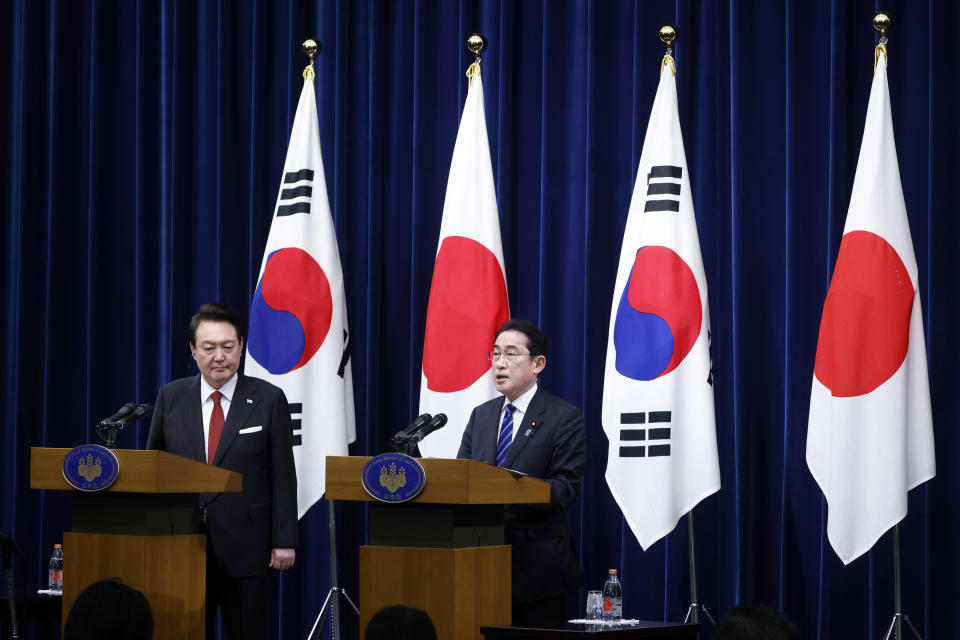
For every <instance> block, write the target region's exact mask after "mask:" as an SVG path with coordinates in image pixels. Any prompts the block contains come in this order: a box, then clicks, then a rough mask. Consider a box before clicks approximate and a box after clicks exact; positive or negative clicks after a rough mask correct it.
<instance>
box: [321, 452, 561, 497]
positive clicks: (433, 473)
mask: <svg viewBox="0 0 960 640" xmlns="http://www.w3.org/2000/svg"><path fill="white" fill-rule="evenodd" d="M369 460H370V457H369V456H327V477H326V497H327V499H329V500H363V501H370V502H373V501H376V498H373V497H371V496H370V494H369V493H367V491H366V490H365V489H364V488H363V482H362V481H361V475H362V474H363V467H364V465H365V464H367V462H368V461H369ZM417 460H418V461H419V462H420V464H421V465H423V470H424V471H425V472H426V476H427V483H426V485H425V486H424V488H423V492H422V493H421V494H420V495H419V496H417V497H416V498H414V499H413V500H411V502H421V503H434V504H515V503H525V504H526V503H546V502H550V483H548V482H545V481H543V480H539V479H537V478H532V477H530V476H525V475H521V474H517V473H515V472H511V471H508V470H507V469H501V468H500V467H494V466H492V465H489V464H486V463H483V462H478V461H477V460H457V459H452V458H418V459H417Z"/></svg>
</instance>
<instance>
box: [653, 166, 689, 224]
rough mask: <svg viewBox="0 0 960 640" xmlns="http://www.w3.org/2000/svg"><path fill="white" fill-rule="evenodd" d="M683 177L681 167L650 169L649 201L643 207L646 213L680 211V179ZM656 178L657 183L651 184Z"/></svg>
mask: <svg viewBox="0 0 960 640" xmlns="http://www.w3.org/2000/svg"><path fill="white" fill-rule="evenodd" d="M682 176H683V169H682V168H681V167H674V166H671V165H660V166H657V167H650V173H648V174H647V201H646V203H645V204H644V205H643V211H644V213H646V212H648V211H680V198H679V196H680V178H681V177H682ZM654 178H657V179H658V180H657V182H651V180H653V179H654ZM674 196H677V197H674Z"/></svg>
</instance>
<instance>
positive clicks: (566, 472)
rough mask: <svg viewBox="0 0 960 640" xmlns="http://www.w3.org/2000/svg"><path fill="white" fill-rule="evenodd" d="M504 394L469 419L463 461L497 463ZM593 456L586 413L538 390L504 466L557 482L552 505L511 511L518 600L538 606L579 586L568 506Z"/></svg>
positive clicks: (507, 511) (508, 533)
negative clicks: (587, 459)
mask: <svg viewBox="0 0 960 640" xmlns="http://www.w3.org/2000/svg"><path fill="white" fill-rule="evenodd" d="M503 401H504V398H503V396H500V397H499V398H494V399H493V400H490V401H489V402H485V403H483V404H482V405H480V406H479V407H477V408H476V409H474V410H473V413H472V414H471V415H470V421H469V422H468V423H467V428H466V430H465V431H464V432H463V440H462V441H461V442H460V451H459V452H458V453H457V457H458V458H471V459H473V460H480V461H481V462H486V463H488V464H492V465H496V464H497V438H498V436H499V435H500V411H501V409H503ZM586 457H587V436H586V432H585V431H584V428H583V415H582V414H581V413H580V410H579V409H577V408H576V407H575V406H573V405H572V404H570V403H569V402H567V401H566V400H561V399H560V398H558V397H556V396H552V395H550V394H549V393H547V392H546V391H544V390H543V389H539V388H538V389H537V392H536V393H535V394H534V396H533V399H532V400H531V401H530V406H528V407H527V412H526V413H525V414H524V416H523V422H522V424H520V426H519V427H518V429H517V435H516V437H515V438H514V440H513V443H512V444H511V445H510V450H509V451H508V452H507V458H506V460H505V462H504V466H505V467H506V468H508V469H514V470H516V471H522V472H524V473H526V474H529V475H531V476H534V477H536V478H540V479H543V480H546V481H548V482H549V483H550V503H549V504H541V505H537V504H520V505H507V506H505V507H504V529H505V532H504V533H505V537H506V542H507V544H510V545H512V546H513V553H512V557H513V567H512V568H513V571H512V573H513V601H514V602H531V601H534V600H543V599H546V598H550V597H554V596H557V595H560V594H563V593H565V592H567V591H569V590H571V589H575V588H576V587H578V586H580V583H581V575H580V563H579V561H578V558H577V552H576V549H574V546H573V539H572V538H571V536H570V521H569V516H568V511H569V507H570V505H571V504H573V503H574V502H575V501H576V500H577V498H579V497H580V479H581V476H582V475H583V465H584V462H585V461H586Z"/></svg>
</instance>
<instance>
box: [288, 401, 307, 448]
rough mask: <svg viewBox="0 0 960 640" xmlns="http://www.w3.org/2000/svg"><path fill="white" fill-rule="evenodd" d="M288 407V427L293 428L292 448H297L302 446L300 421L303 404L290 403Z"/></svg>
mask: <svg viewBox="0 0 960 640" xmlns="http://www.w3.org/2000/svg"><path fill="white" fill-rule="evenodd" d="M288 407H289V408H290V425H291V426H292V427H293V446H295V447H299V446H300V445H302V444H303V426H302V422H303V421H302V420H301V419H300V416H301V415H303V403H302V402H291V403H290V404H289V405H288Z"/></svg>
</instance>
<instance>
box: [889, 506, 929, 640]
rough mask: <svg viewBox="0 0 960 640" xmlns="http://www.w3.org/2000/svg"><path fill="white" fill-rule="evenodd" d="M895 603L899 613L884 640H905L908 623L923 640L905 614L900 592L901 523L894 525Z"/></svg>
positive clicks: (891, 622) (894, 617)
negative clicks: (904, 623)
mask: <svg viewBox="0 0 960 640" xmlns="http://www.w3.org/2000/svg"><path fill="white" fill-rule="evenodd" d="M893 603H894V606H895V607H896V609H897V612H896V613H894V614H893V620H891V621H890V626H889V627H887V635H885V636H884V637H883V640H891V638H893V639H895V640H903V622H904V621H906V623H907V624H908V625H910V630H911V631H913V635H915V636H916V637H917V640H923V636H921V635H920V632H919V631H917V628H916V627H915V626H913V623H912V622H910V618H908V617H907V616H906V615H904V613H903V598H902V596H901V591H900V523H899V522H898V523H897V524H895V525H893Z"/></svg>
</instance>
